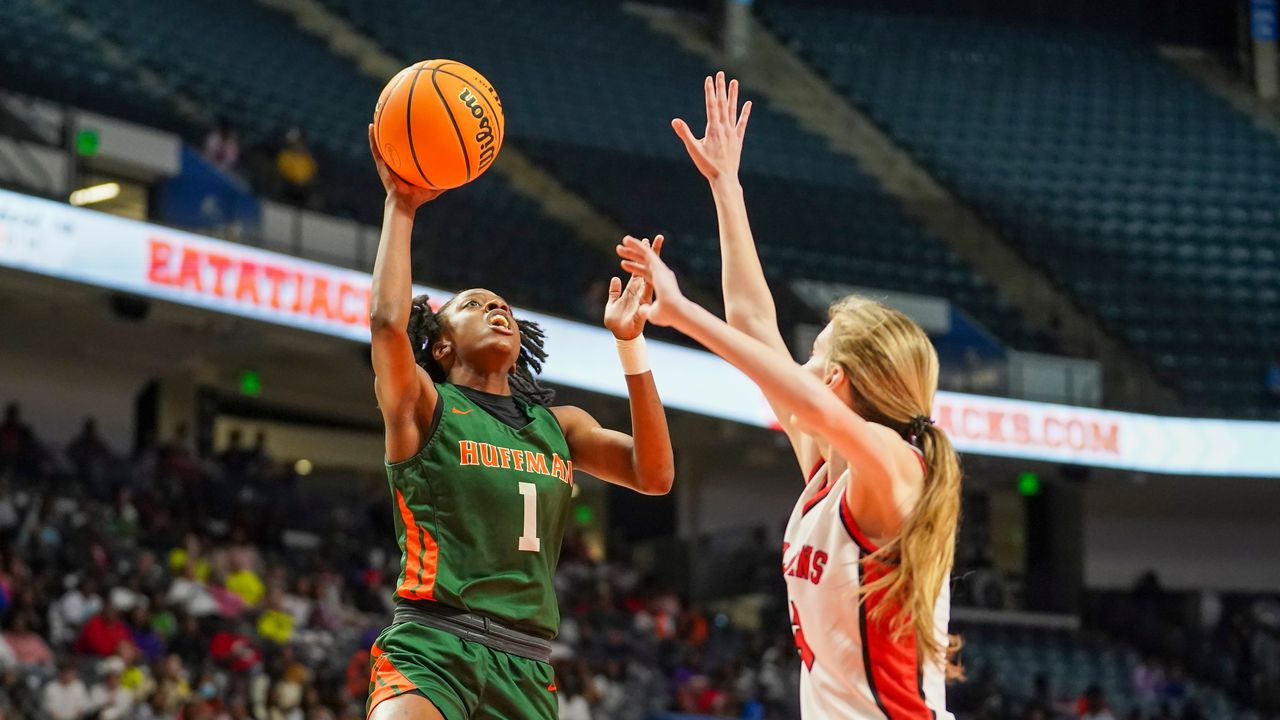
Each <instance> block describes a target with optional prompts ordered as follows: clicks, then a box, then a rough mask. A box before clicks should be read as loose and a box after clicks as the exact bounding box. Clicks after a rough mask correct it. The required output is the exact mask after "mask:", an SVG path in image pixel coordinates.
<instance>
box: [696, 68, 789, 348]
mask: <svg viewBox="0 0 1280 720" xmlns="http://www.w3.org/2000/svg"><path fill="white" fill-rule="evenodd" d="M703 94H704V95H705V99H706V106H707V128H706V132H705V133H704V137H703V138H702V139H698V138H696V137H694V135H693V131H692V130H690V129H689V125H688V123H686V122H685V121H684V120H681V119H679V118H677V119H675V120H672V121H671V127H672V128H673V129H674V130H675V131H676V135H677V136H679V138H680V140H681V141H682V142H684V146H685V149H686V150H687V151H688V152H689V157H690V158H691V159H692V160H693V164H694V165H696V166H697V168H698V171H699V172H701V173H702V176H703V177H705V178H706V179H707V182H708V183H709V184H710V185H711V196H712V198H713V199H714V200H715V205H716V219H717V220H718V221H719V224H720V257H721V261H722V268H723V269H722V271H721V277H720V279H721V285H722V286H723V291H724V307H725V317H726V319H727V320H728V321H729V324H730V325H731V326H733V327H735V328H738V329H739V330H741V331H743V332H745V333H746V334H748V335H750V336H751V337H754V338H756V339H757V340H760V341H761V342H763V343H765V344H767V345H769V346H770V347H773V348H776V349H778V350H779V351H781V352H783V353H787V352H788V350H787V345H786V343H785V342H784V341H783V339H782V333H780V332H779V331H778V312H777V310H776V308H775V307H774V303H773V295H772V293H771V292H770V291H769V284H768V283H767V282H766V281H765V277H764V269H763V268H762V267H761V265H760V256H759V255H758V254H757V252H756V245H755V240H754V238H753V237H752V235H751V223H750V222H749V221H748V219H747V204H746V201H745V200H744V198H743V194H742V185H741V183H740V182H739V181H738V167H739V164H740V162H741V159H742V144H743V140H744V139H745V137H746V132H747V120H748V119H749V118H750V117H751V101H750V100H748V101H747V102H746V103H745V104H743V106H742V113H741V114H740V115H739V113H738V81H737V80H731V81H729V83H728V85H727V86H726V84H725V76H724V73H723V72H720V73H716V76H715V78H710V77H708V78H707V79H706V80H705V82H704V83H703Z"/></svg>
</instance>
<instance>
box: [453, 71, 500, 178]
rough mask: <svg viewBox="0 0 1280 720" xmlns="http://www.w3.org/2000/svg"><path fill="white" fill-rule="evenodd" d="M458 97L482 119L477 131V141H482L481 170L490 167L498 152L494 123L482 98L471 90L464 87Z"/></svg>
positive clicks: (475, 115) (475, 116)
mask: <svg viewBox="0 0 1280 720" xmlns="http://www.w3.org/2000/svg"><path fill="white" fill-rule="evenodd" d="M458 99H459V100H461V101H462V102H463V104H465V105H466V106H467V109H468V110H470V111H471V116H472V117H474V118H475V119H477V120H479V121H480V129H479V130H478V131H477V132H476V142H478V143H480V167H479V170H481V171H483V170H484V169H485V168H487V167H489V163H491V162H493V156H494V154H495V152H496V150H495V148H494V145H493V137H494V136H493V123H492V121H491V120H490V119H489V116H488V115H487V114H486V113H485V111H484V107H483V106H481V104H480V99H479V98H477V97H476V96H475V95H473V94H471V91H470V90H468V89H467V88H463V89H462V92H460V93H458ZM477 174H479V172H477Z"/></svg>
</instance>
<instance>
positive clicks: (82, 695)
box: [41, 660, 93, 720]
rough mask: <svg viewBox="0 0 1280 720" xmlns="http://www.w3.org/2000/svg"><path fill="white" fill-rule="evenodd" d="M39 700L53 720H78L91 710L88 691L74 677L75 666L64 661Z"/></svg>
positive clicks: (78, 679)
mask: <svg viewBox="0 0 1280 720" xmlns="http://www.w3.org/2000/svg"><path fill="white" fill-rule="evenodd" d="M41 700H42V702H43V705H44V711H45V713H46V714H47V715H48V717H50V718H52V719H53V720H80V719H81V718H83V717H85V716H86V715H88V714H89V711H90V710H92V709H93V706H92V705H91V704H90V703H89V691H88V690H85V687H84V683H83V682H81V681H80V678H78V677H76V667H75V665H73V664H72V663H71V662H70V661H65V660H64V661H63V662H62V663H61V664H60V665H59V666H58V676H57V677H56V678H54V679H53V680H50V681H49V683H48V684H46V685H45V686H44V692H43V693H42V694H41Z"/></svg>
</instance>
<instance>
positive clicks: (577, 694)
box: [556, 668, 591, 720]
mask: <svg viewBox="0 0 1280 720" xmlns="http://www.w3.org/2000/svg"><path fill="white" fill-rule="evenodd" d="M556 678H557V679H556V686H557V689H558V690H559V691H560V720H591V705H590V703H588V702H587V698H586V696H585V695H583V688H582V678H581V676H580V675H579V673H578V672H577V669H576V668H574V669H573V670H570V671H569V672H566V673H564V674H563V675H561V674H560V673H556Z"/></svg>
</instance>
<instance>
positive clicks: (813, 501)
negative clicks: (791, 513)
mask: <svg viewBox="0 0 1280 720" xmlns="http://www.w3.org/2000/svg"><path fill="white" fill-rule="evenodd" d="M826 464H827V461H826V460H822V461H819V462H818V464H817V466H815V467H814V468H813V471H812V472H810V473H809V479H808V481H806V485H807V484H808V483H811V482H813V479H814V478H815V477H817V476H818V473H820V472H822V468H824V467H826ZM835 485H836V484H835V483H834V482H832V481H831V473H830V472H828V473H827V474H826V476H825V477H823V478H822V486H821V487H819V488H818V492H816V493H814V495H813V497H811V498H809V501H808V502H806V503H805V504H804V507H802V508H800V515H801V516H804V515H808V514H809V511H810V510H812V509H813V506H814V505H817V504H818V503H820V502H822V499H823V498H825V497H826V496H827V495H830V494H831V488H833V487H835Z"/></svg>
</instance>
